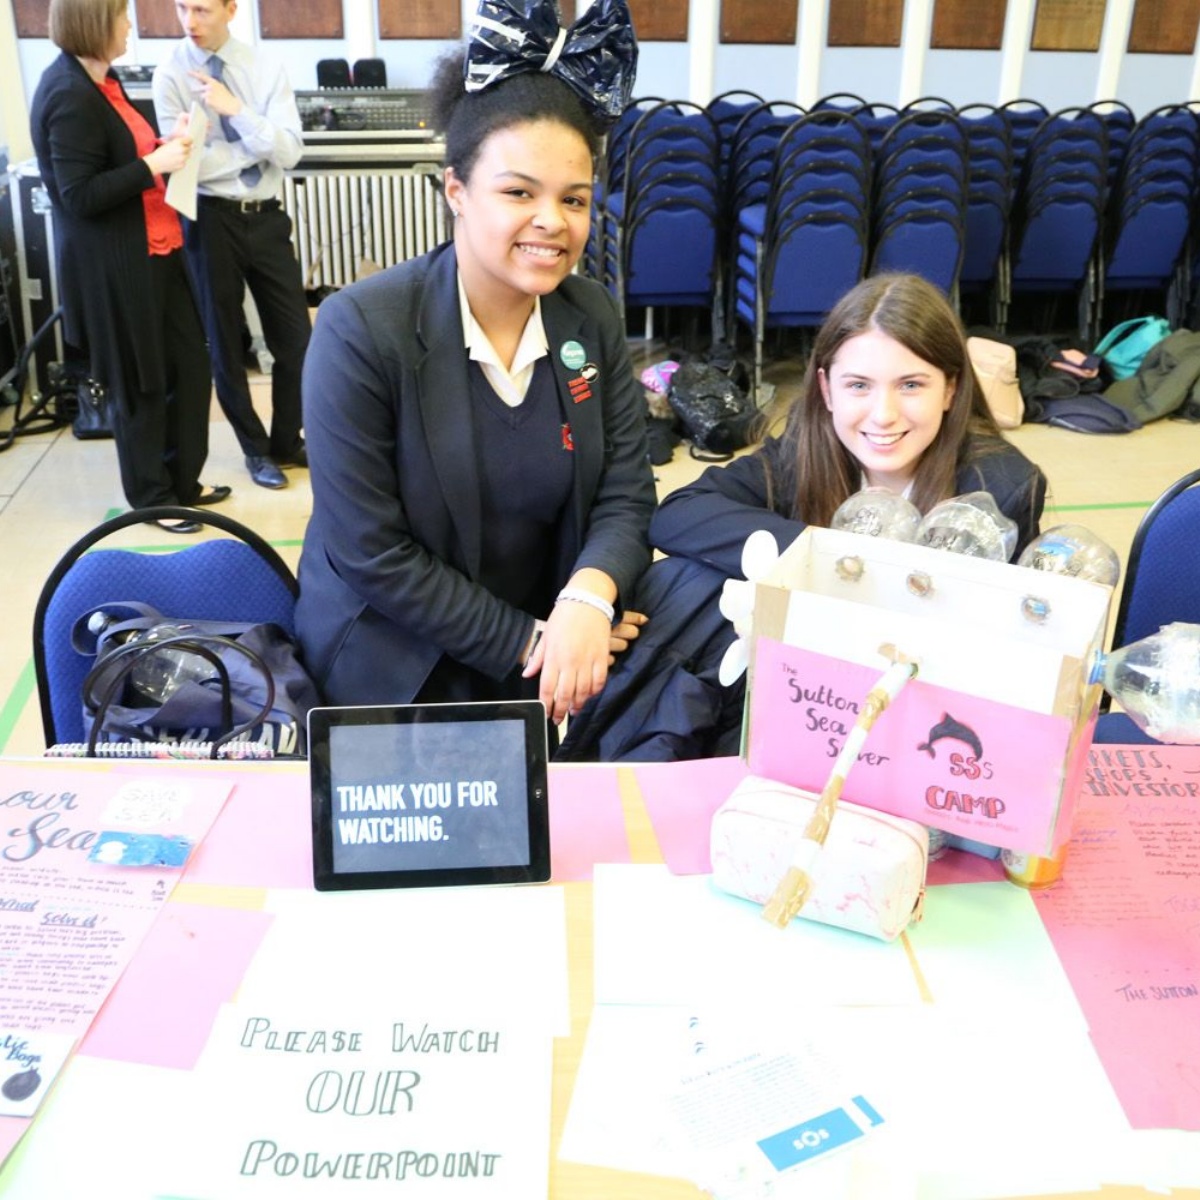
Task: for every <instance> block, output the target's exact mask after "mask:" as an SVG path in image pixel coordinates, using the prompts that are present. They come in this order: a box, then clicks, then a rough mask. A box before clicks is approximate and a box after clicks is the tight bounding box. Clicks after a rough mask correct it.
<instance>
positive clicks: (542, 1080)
mask: <svg viewBox="0 0 1200 1200" xmlns="http://www.w3.org/2000/svg"><path fill="white" fill-rule="evenodd" d="M267 908H268V911H269V912H270V913H272V914H273V916H274V920H273V922H272V924H271V927H270V929H269V930H268V932H267V933H266V936H265V937H264V939H263V943H262V946H261V947H260V949H259V952H258V953H257V954H256V955H255V958H254V962H253V963H252V965H251V966H250V969H249V970H248V971H247V973H246V975H245V977H244V979H243V980H242V984H241V986H240V987H239V990H238V993H237V999H236V1003H234V1004H231V1005H227V1006H225V1007H224V1008H223V1009H222V1011H221V1013H220V1015H219V1016H218V1018H217V1020H216V1023H215V1024H214V1026H213V1031H212V1034H211V1036H210V1037H209V1039H208V1042H207V1045H206V1047H205V1049H204V1051H203V1053H202V1054H201V1056H200V1059H199V1061H198V1062H197V1064H196V1067H195V1069H194V1070H193V1071H192V1072H191V1074H190V1076H189V1077H188V1084H187V1087H186V1089H181V1093H180V1095H179V1097H178V1100H177V1101H176V1104H177V1106H178V1112H177V1114H176V1116H177V1119H176V1121H175V1122H174V1129H173V1130H172V1132H171V1133H170V1134H169V1136H168V1138H167V1140H166V1142H165V1143H164V1145H163V1147H162V1150H163V1164H162V1169H161V1174H160V1176H159V1188H158V1190H159V1191H160V1192H163V1193H165V1194H172V1195H174V1194H178V1195H202V1196H221V1197H222V1198H229V1200H236V1198H238V1197H242V1196H252V1197H254V1196H261V1197H264V1198H265V1200H272V1198H275V1197H280V1198H284V1200H292V1197H295V1196H296V1195H297V1194H298V1191H297V1189H298V1188H302V1189H303V1193H304V1195H306V1196H313V1197H321V1196H333V1197H341V1196H344V1195H346V1189H347V1188H348V1187H350V1186H351V1181H376V1182H377V1183H378V1182H382V1181H385V1180H386V1181H387V1183H388V1185H393V1186H394V1185H395V1184H397V1183H398V1184H400V1185H408V1187H409V1190H410V1187H411V1186H415V1185H419V1187H420V1191H421V1194H422V1195H425V1196H430V1197H439V1196H453V1197H475V1196H478V1197H496V1198H497V1200H509V1198H510V1197H526V1196H528V1197H531V1198H532V1197H536V1196H545V1195H546V1194H547V1190H548V1171H549V1161H550V1146H549V1138H550V1097H551V1062H552V1053H553V1042H554V1037H555V1034H556V1033H558V1032H566V1031H567V1029H569V1020H568V1019H567V1004H566V970H565V967H566V959H565V951H566V938H565V923H564V922H565V914H564V909H563V903H562V894H561V891H560V890H559V889H557V888H532V889H518V888H513V889H504V888H496V889H483V888H480V889H467V888H448V889H441V888H439V889H415V890H414V889H410V890H405V891H402V892H386V891H384V892H373V893H335V894H316V893H311V892H310V893H290V892H289V893H272V894H271V895H270V896H269V897H268V904H267ZM214 1112H219V1113H220V1114H221V1118H220V1121H219V1122H217V1123H214V1122H213V1121H212V1118H211V1114H212V1113H214ZM198 1128H204V1129H205V1130H206V1131H207V1132H206V1152H205V1155H204V1161H203V1162H202V1163H198V1162H197V1156H196V1155H195V1154H194V1153H192V1152H191V1148H192V1147H194V1144H195V1140H194V1139H195V1132H194V1131H195V1130H196V1129H198ZM385 1190H386V1187H385Z"/></svg>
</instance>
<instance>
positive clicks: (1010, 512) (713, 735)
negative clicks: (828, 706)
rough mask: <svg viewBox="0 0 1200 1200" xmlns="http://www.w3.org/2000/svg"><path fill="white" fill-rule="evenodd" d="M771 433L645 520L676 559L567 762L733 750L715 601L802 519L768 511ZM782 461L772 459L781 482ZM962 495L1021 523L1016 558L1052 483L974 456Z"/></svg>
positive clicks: (1010, 455)
mask: <svg viewBox="0 0 1200 1200" xmlns="http://www.w3.org/2000/svg"><path fill="white" fill-rule="evenodd" d="M779 453H780V446H779V442H778V440H776V439H774V438H771V439H768V440H767V442H766V443H764V445H763V447H762V449H761V450H760V451H758V452H756V453H754V454H749V455H745V456H744V457H742V458H739V459H735V460H734V461H733V462H732V463H730V464H729V465H728V466H721V467H710V468H709V469H708V470H707V471H705V472H704V474H703V475H702V476H701V477H700V478H699V479H698V480H697V481H696V482H695V483H692V484H689V485H687V486H686V487H682V488H680V489H679V490H678V491H675V492H672V493H671V494H670V495H669V496H667V497H666V499H665V500H664V501H663V502H662V506H661V507H660V508H659V510H658V512H657V513H656V514H655V516H654V520H653V521H652V522H651V525H650V540H651V541H652V542H653V543H654V544H655V545H656V546H658V547H659V548H660V549H662V550H666V551H669V552H670V553H671V554H672V557H670V558H665V559H660V560H659V561H658V562H655V563H654V564H653V565H652V566H651V568H650V570H649V571H647V572H646V574H645V575H644V576H643V577H642V582H641V584H640V585H639V587H638V592H637V595H636V596H635V597H634V603H633V607H634V609H636V610H637V611H639V612H644V613H646V614H647V615H648V617H649V618H650V619H649V621H648V623H647V624H646V625H645V626H643V628H642V631H641V634H640V636H639V637H638V638H637V640H636V641H635V642H634V643H633V645H632V646H631V647H630V648H629V650H628V651H626V652H625V653H624V654H623V655H621V657H620V658H618V659H617V662H616V664H615V665H614V666H613V668H612V670H611V671H610V672H609V677H608V683H607V684H606V685H605V688H604V691H603V692H602V693H601V694H600V695H599V696H597V697H594V698H593V699H592V700H590V701H589V702H588V703H587V704H586V705H585V706H584V708H583V710H582V712H580V713H579V714H578V715H577V716H575V717H573V718H572V719H571V721H570V724H569V725H568V729H567V736H566V738H565V739H564V740H563V743H562V746H561V747H560V748H559V751H558V753H557V755H556V758H557V759H558V760H560V761H568V762H587V761H601V762H614V761H620V760H625V761H642V762H669V761H675V760H679V759H690V758H710V757H715V756H720V755H728V754H737V753H738V750H739V745H740V741H741V726H742V708H743V703H744V700H745V676H744V675H743V676H742V678H741V679H739V680H738V681H737V683H736V684H734V685H733V686H732V687H728V688H726V687H723V686H722V685H721V683H720V682H719V680H718V677H717V672H718V668H719V667H720V664H721V659H722V657H723V656H724V654H725V651H726V649H727V648H728V646H729V645H730V643H731V642H732V641H733V640H734V630H733V626H732V625H731V624H730V623H729V622H728V621H727V620H726V619H725V617H724V616H722V615H721V612H720V611H719V609H718V607H717V602H718V601H719V599H720V596H721V589H722V588H723V586H724V584H725V580H726V579H731V578H736V579H740V578H742V568H741V555H742V547H743V546H744V545H745V543H746V538H747V537H749V535H750V534H751V533H753V532H754V531H755V530H756V529H767V530H769V531H770V532H771V533H773V534H774V535H775V540H776V542H777V543H778V545H779V549H780V550H781V551H782V550H785V549H786V548H787V547H788V546H789V545H791V543H792V542H793V541H794V540H795V538H796V537H797V536H798V535H799V533H800V531H801V530H802V529H803V528H804V524H803V522H800V521H793V520H791V519H790V518H787V517H784V516H783V515H782V514H781V513H779V512H778V511H775V510H773V509H768V508H767V507H766V503H767V488H766V475H765V474H764V471H763V461H762V457H760V455H761V456H765V457H766V458H768V459H769V460H777V459H778V457H779ZM777 467H778V463H777V462H774V461H773V468H774V474H775V475H776V477H778V469H777ZM956 486H957V492H958V494H960V495H961V494H962V493H964V492H972V491H987V492H990V493H991V494H992V496H993V498H994V499H995V501H996V504H997V506H998V507H999V508H1000V510H1001V511H1002V512H1003V513H1004V514H1005V515H1006V516H1008V517H1011V518H1012V519H1013V520H1014V521H1016V522H1017V525H1018V535H1017V548H1016V550H1015V551H1014V553H1013V558H1014V559H1015V558H1016V557H1017V555H1018V554H1020V552H1021V550H1023V549H1024V548H1025V546H1026V544H1027V543H1028V542H1029V541H1030V540H1032V539H1033V538H1034V537H1035V536H1037V533H1038V531H1039V522H1040V520H1041V515H1042V505H1043V503H1044V501H1045V497H1046V479H1045V476H1044V475H1043V474H1042V472H1041V471H1040V470H1039V469H1038V468H1037V467H1036V466H1034V464H1033V463H1031V462H1030V461H1029V460H1028V459H1027V458H1026V457H1025V456H1024V455H1023V454H1021V452H1020V451H1019V450H1017V448H1016V447H1015V446H1012V445H1009V444H1008V443H1005V444H1004V446H1003V447H1002V448H1001V449H999V450H998V451H997V452H996V453H994V454H985V455H981V456H979V457H977V458H976V459H975V461H974V462H972V463H971V464H970V465H968V466H966V467H965V468H963V470H961V471H960V472H959V475H958V479H957V481H956Z"/></svg>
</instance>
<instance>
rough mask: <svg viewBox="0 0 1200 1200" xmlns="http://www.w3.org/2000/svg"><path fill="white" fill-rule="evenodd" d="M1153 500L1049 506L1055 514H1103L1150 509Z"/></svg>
mask: <svg viewBox="0 0 1200 1200" xmlns="http://www.w3.org/2000/svg"><path fill="white" fill-rule="evenodd" d="M1153 503H1154V501H1153V500H1122V501H1120V502H1118V503H1113V504H1047V505H1046V507H1047V508H1049V509H1053V510H1054V511H1055V512H1103V511H1104V510H1105V509H1116V508H1149V507H1150V505H1152V504H1153Z"/></svg>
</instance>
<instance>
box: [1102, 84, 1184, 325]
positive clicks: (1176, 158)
mask: <svg viewBox="0 0 1200 1200" xmlns="http://www.w3.org/2000/svg"><path fill="white" fill-rule="evenodd" d="M1198 171H1200V125H1198V124H1197V121H1196V115H1195V113H1194V112H1193V111H1192V110H1191V109H1190V108H1189V107H1187V106H1186V105H1173V106H1170V107H1167V108H1160V109H1156V110H1155V111H1154V112H1151V113H1148V114H1147V115H1146V116H1145V117H1143V118H1142V119H1141V120H1140V121H1139V122H1138V123H1137V124H1136V125H1135V126H1134V127H1133V129H1132V130H1131V131H1130V133H1129V140H1128V144H1127V146H1126V148H1125V154H1124V157H1123V159H1122V161H1121V165H1120V168H1119V170H1118V171H1117V174H1116V179H1115V182H1114V185H1113V189H1112V195H1111V197H1110V200H1109V205H1108V213H1107V221H1106V225H1105V231H1104V238H1103V241H1102V244H1101V248H1100V252H1099V253H1100V258H1099V269H1098V271H1097V278H1098V281H1099V285H1098V287H1099V290H1098V295H1097V299H1096V321H1095V328H1094V333H1098V332H1099V329H1100V327H1101V325H1102V324H1103V323H1104V315H1103V305H1104V301H1105V297H1106V296H1107V295H1108V294H1109V293H1110V292H1114V291H1124V292H1132V291H1140V290H1143V289H1153V290H1154V291H1156V292H1158V293H1159V296H1160V300H1159V301H1158V302H1156V303H1155V305H1154V308H1155V309H1156V310H1157V311H1162V312H1164V313H1165V315H1166V316H1167V319H1168V320H1169V321H1170V322H1171V324H1172V325H1178V324H1179V322H1180V319H1181V316H1182V307H1183V303H1184V302H1185V301H1186V299H1187V297H1188V294H1189V292H1190V290H1191V284H1190V275H1191V262H1190V259H1191V246H1190V239H1189V234H1190V229H1191V221H1192V213H1193V209H1194V199H1193V198H1194V197H1195V195H1196V186H1197V181H1198V178H1200V176H1198Z"/></svg>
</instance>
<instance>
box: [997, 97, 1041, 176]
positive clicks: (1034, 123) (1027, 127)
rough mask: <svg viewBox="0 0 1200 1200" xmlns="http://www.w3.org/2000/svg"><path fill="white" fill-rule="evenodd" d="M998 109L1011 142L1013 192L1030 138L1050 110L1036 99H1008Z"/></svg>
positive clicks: (1022, 168) (1023, 165)
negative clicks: (1006, 125)
mask: <svg viewBox="0 0 1200 1200" xmlns="http://www.w3.org/2000/svg"><path fill="white" fill-rule="evenodd" d="M1000 111H1001V112H1002V113H1003V114H1004V119H1005V120H1006V121H1007V122H1008V130H1009V137H1010V140H1011V143H1012V160H1013V180H1012V183H1013V190H1014V192H1015V190H1016V188H1017V186H1018V185H1019V183H1020V180H1021V173H1022V171H1023V170H1024V167H1025V155H1026V151H1027V150H1028V148H1029V142H1030V139H1031V138H1032V137H1033V135H1034V134H1035V133H1036V132H1037V130H1038V127H1039V126H1040V125H1041V123H1042V122H1043V121H1044V120H1045V119H1046V118H1047V117H1048V116H1049V115H1050V110H1049V109H1048V108H1047V107H1046V106H1045V105H1044V104H1039V103H1038V102H1037V101H1036V100H1010V101H1009V102H1008V103H1007V104H1002V105H1001V106H1000Z"/></svg>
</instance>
